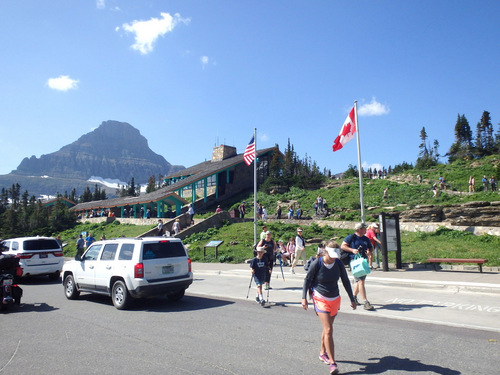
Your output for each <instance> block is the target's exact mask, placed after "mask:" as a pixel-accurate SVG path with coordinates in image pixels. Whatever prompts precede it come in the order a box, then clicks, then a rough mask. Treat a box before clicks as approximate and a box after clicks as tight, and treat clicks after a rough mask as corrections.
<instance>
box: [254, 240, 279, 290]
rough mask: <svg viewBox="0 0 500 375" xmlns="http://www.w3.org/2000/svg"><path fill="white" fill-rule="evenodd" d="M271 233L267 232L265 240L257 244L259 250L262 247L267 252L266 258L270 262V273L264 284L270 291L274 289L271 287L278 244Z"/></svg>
mask: <svg viewBox="0 0 500 375" xmlns="http://www.w3.org/2000/svg"><path fill="white" fill-rule="evenodd" d="M271 236H272V234H271V232H270V231H266V232H265V234H264V239H262V240H260V241H259V243H258V244H257V248H259V247H262V248H263V249H264V250H265V252H266V253H265V254H264V257H265V258H267V261H268V262H269V273H268V274H267V275H266V280H265V284H264V289H265V290H269V289H272V288H271V286H270V285H269V283H270V281H271V274H272V272H273V266H274V260H275V258H276V242H274V240H272V239H271Z"/></svg>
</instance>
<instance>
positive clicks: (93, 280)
mask: <svg viewBox="0 0 500 375" xmlns="http://www.w3.org/2000/svg"><path fill="white" fill-rule="evenodd" d="M62 279H63V285H64V293H65V295H66V298H68V299H76V298H78V296H79V295H80V292H90V293H98V294H105V295H109V296H111V299H112V300H113V304H114V305H115V307H116V308H117V309H120V310H122V309H125V308H126V307H127V306H128V305H129V302H130V301H131V298H130V297H133V298H142V297H156V296H162V295H167V297H168V298H169V299H170V300H173V301H176V300H179V299H181V298H182V297H183V296H184V292H185V290H186V289H187V288H188V287H189V285H191V283H192V282H193V273H192V272H191V259H189V257H188V254H187V251H186V248H185V247H184V244H183V243H182V241H181V240H180V239H178V238H165V237H144V238H118V239H115V240H105V241H97V242H94V243H93V244H92V245H91V246H90V247H89V248H88V249H87V251H85V253H84V254H83V255H82V257H81V259H75V260H71V261H68V262H66V263H65V264H64V267H63V271H62Z"/></svg>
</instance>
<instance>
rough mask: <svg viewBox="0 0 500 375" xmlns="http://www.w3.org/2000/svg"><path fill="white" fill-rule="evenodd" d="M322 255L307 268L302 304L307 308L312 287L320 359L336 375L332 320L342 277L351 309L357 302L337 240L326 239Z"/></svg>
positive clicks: (338, 305) (335, 311)
mask: <svg viewBox="0 0 500 375" xmlns="http://www.w3.org/2000/svg"><path fill="white" fill-rule="evenodd" d="M322 255H323V256H322V257H319V258H318V259H316V260H314V261H313V262H312V263H311V265H310V267H309V269H308V271H307V275H306V277H305V279H304V286H303V288H302V307H303V308H304V309H305V310H307V308H308V302H307V293H308V291H311V290H312V300H313V304H314V310H315V311H316V315H318V317H319V319H320V321H321V325H322V326H323V331H322V332H321V348H320V352H319V359H320V360H321V361H323V362H325V363H326V364H328V365H329V366H330V374H338V372H339V369H338V366H337V363H336V362H335V346H334V343H333V322H334V320H335V317H336V316H337V312H338V310H339V308H340V293H339V286H338V281H339V279H342V284H343V285H344V289H345V290H346V292H347V294H348V295H349V299H350V300H351V307H352V309H353V310H355V309H356V307H357V304H356V302H355V300H354V295H353V294H352V289H351V284H350V282H349V278H348V276H347V272H346V270H345V267H344V265H343V264H342V262H341V261H340V259H338V258H339V256H340V249H339V245H338V244H337V242H335V241H333V240H331V241H329V242H328V243H327V244H326V247H325V250H324V252H323V254H322Z"/></svg>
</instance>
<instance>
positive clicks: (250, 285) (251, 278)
mask: <svg viewBox="0 0 500 375" xmlns="http://www.w3.org/2000/svg"><path fill="white" fill-rule="evenodd" d="M252 280H253V274H252V275H251V276H250V284H249V285H248V292H247V299H248V295H249V294H250V288H251V287H252Z"/></svg>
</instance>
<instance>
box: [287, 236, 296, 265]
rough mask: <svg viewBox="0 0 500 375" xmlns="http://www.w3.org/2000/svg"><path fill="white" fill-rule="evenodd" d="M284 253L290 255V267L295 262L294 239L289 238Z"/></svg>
mask: <svg viewBox="0 0 500 375" xmlns="http://www.w3.org/2000/svg"><path fill="white" fill-rule="evenodd" d="M286 251H287V253H288V254H290V266H291V265H292V263H293V261H294V260H295V237H290V239H289V240H288V243H287V244H286Z"/></svg>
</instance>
